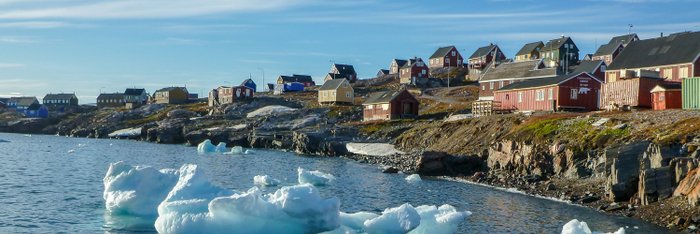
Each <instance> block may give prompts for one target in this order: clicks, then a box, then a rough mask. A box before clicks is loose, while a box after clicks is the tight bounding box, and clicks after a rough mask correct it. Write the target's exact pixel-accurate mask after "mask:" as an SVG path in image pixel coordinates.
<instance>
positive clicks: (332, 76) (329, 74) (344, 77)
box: [326, 73, 348, 80]
mask: <svg viewBox="0 0 700 234" xmlns="http://www.w3.org/2000/svg"><path fill="white" fill-rule="evenodd" d="M326 76H327V77H330V78H332V79H333V80H341V79H342V80H346V79H348V75H346V74H335V73H328V75H326Z"/></svg>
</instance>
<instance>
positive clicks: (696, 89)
mask: <svg viewBox="0 0 700 234" xmlns="http://www.w3.org/2000/svg"><path fill="white" fill-rule="evenodd" d="M682 87H683V88H682V89H683V91H682V94H683V101H682V103H683V109H693V110H698V109H700V77H695V78H689V79H684V80H683V84H682Z"/></svg>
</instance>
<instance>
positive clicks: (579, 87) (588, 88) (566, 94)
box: [556, 75, 602, 111]
mask: <svg viewBox="0 0 700 234" xmlns="http://www.w3.org/2000/svg"><path fill="white" fill-rule="evenodd" d="M601 85H602V83H600V82H599V81H597V80H595V79H592V78H590V77H589V76H588V75H579V76H577V77H576V78H574V79H570V80H568V81H566V82H564V83H562V84H560V85H559V86H558V89H557V90H556V91H558V97H557V107H558V108H559V109H580V110H586V111H594V110H598V109H599V107H600V105H599V103H598V100H600V87H601ZM574 89H575V90H576V91H577V94H576V97H577V98H576V99H572V96H573V94H572V90H574Z"/></svg>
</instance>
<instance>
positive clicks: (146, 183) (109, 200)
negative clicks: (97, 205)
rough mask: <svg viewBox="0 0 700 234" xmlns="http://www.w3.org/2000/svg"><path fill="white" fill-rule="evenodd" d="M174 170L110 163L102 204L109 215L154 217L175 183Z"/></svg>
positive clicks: (105, 179) (175, 173)
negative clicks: (103, 203) (103, 202)
mask: <svg viewBox="0 0 700 234" xmlns="http://www.w3.org/2000/svg"><path fill="white" fill-rule="evenodd" d="M177 178H178V176H177V172H176V171H174V170H160V171H159V170H156V169H154V168H152V167H139V166H137V167H132V166H130V165H127V164H125V163H124V162H117V163H112V164H110V165H109V170H107V174H106V175H105V177H104V179H103V182H104V186H105V190H104V193H103V197H104V199H105V207H106V208H107V212H108V213H110V214H121V215H135V216H154V217H155V215H156V214H157V212H156V211H157V208H158V204H160V202H161V201H163V199H165V196H166V195H168V192H169V191H170V190H171V189H172V188H173V186H175V183H176V182H177Z"/></svg>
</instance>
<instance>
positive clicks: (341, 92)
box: [318, 83, 355, 104]
mask: <svg viewBox="0 0 700 234" xmlns="http://www.w3.org/2000/svg"><path fill="white" fill-rule="evenodd" d="M344 84H346V85H340V87H338V89H336V90H320V91H318V102H319V103H350V104H352V103H354V101H355V92H354V91H353V89H352V86H351V85H350V84H349V83H344Z"/></svg>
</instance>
